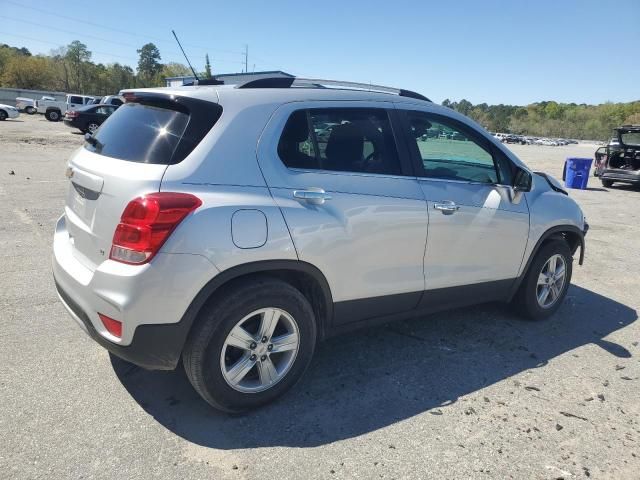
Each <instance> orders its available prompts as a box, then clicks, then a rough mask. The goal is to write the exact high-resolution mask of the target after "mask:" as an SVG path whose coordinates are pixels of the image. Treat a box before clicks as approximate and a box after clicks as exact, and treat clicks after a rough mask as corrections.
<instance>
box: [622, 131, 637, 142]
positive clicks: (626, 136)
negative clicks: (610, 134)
mask: <svg viewBox="0 0 640 480" xmlns="http://www.w3.org/2000/svg"><path fill="white" fill-rule="evenodd" d="M620 137H621V139H622V143H624V144H625V145H640V132H625V133H622V134H621V135H620Z"/></svg>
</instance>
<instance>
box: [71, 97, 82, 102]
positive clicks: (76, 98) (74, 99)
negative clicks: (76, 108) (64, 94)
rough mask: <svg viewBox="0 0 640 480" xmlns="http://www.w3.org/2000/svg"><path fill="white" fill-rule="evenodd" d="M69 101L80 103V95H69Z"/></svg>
mask: <svg viewBox="0 0 640 480" xmlns="http://www.w3.org/2000/svg"><path fill="white" fill-rule="evenodd" d="M69 103H82V97H76V96H73V95H72V96H71V97H69Z"/></svg>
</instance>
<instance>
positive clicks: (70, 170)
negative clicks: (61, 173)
mask: <svg viewBox="0 0 640 480" xmlns="http://www.w3.org/2000/svg"><path fill="white" fill-rule="evenodd" d="M65 175H66V177H67V178H72V177H73V168H71V167H67V171H66V172H65Z"/></svg>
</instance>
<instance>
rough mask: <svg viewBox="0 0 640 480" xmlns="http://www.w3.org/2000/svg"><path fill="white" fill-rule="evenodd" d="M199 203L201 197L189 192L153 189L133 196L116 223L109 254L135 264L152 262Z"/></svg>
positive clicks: (118, 259)
mask: <svg viewBox="0 0 640 480" xmlns="http://www.w3.org/2000/svg"><path fill="white" fill-rule="evenodd" d="M200 205H202V201H201V200H200V199H199V198H198V197H195V196H194V195H191V194H188V193H174V192H160V193H150V194H148V195H144V196H142V197H138V198H136V199H134V200H131V201H130V202H129V204H128V205H127V207H126V208H125V209H124V212H123V213H122V217H121V219H120V223H119V224H118V226H117V227H116V231H115V233H114V235H113V244H112V246H111V253H110V255H109V258H110V259H111V260H116V261H118V262H122V263H129V264H132V265H140V264H143V263H147V262H149V261H150V260H151V259H152V258H153V257H154V256H155V254H156V253H158V250H160V247H162V245H163V244H164V242H166V241H167V239H168V238H169V236H170V235H171V233H172V232H173V231H174V230H175V228H176V227H177V226H178V225H179V224H180V222H182V220H184V218H185V217H186V216H187V215H189V214H190V213H191V212H193V211H194V210H195V209H196V208H198V207H199V206H200Z"/></svg>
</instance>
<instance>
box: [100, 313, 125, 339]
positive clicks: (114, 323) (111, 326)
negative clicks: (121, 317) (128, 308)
mask: <svg viewBox="0 0 640 480" xmlns="http://www.w3.org/2000/svg"><path fill="white" fill-rule="evenodd" d="M98 316H99V317H100V320H102V324H103V325H104V328H106V329H107V331H108V332H109V333H110V334H111V335H113V336H114V337H118V338H121V337H122V322H119V321H118V320H114V319H113V318H110V317H107V316H106V315H103V314H101V313H98Z"/></svg>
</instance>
